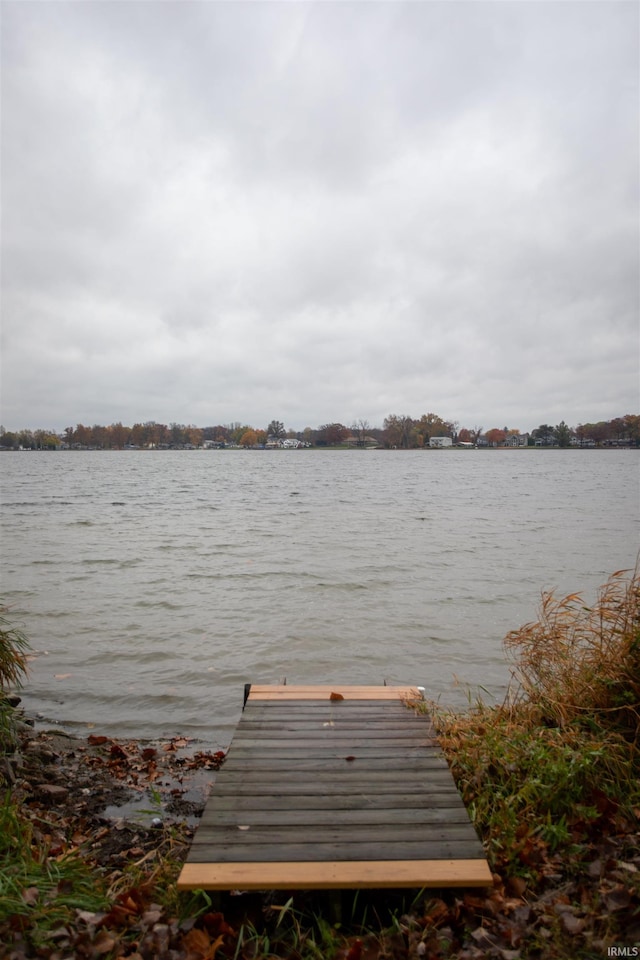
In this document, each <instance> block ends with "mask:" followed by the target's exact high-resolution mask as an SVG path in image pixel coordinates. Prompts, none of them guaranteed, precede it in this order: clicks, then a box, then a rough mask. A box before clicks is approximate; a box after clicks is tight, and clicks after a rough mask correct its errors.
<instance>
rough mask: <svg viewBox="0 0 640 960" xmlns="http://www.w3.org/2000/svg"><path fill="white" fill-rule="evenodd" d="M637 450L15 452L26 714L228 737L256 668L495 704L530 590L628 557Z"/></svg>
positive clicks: (7, 562)
mask: <svg viewBox="0 0 640 960" xmlns="http://www.w3.org/2000/svg"><path fill="white" fill-rule="evenodd" d="M639 464H640V454H639V453H638V451H633V450H619V451H618V450H513V451H510V450H495V451H479V450H452V451H344V452H342V451H318V450H290V451H286V450H285V451H200V450H197V451H175V452H173V451H168V452H143V451H125V452H87V453H73V452H58V453H33V452H24V453H15V454H11V453H6V454H3V455H2V456H1V457H0V470H1V472H2V489H3V497H2V515H1V520H2V567H1V573H2V579H1V583H2V596H3V598H4V600H5V602H6V603H7V604H8V605H9V606H10V607H11V614H12V618H13V619H14V620H17V621H18V622H19V623H20V624H21V625H22V626H23V628H24V630H25V632H26V633H27V635H28V637H29V639H30V642H31V645H32V647H33V650H34V652H35V653H36V656H35V657H34V659H33V661H32V663H31V666H30V677H29V681H28V684H27V687H26V690H25V692H24V703H25V706H26V707H27V709H28V710H29V711H31V712H33V713H34V714H39V715H40V716H41V717H42V719H43V721H44V722H46V723H48V724H51V723H55V724H59V725H60V726H61V727H63V728H65V729H68V730H72V731H75V732H86V731H87V730H96V731H98V730H99V731H100V732H104V733H109V734H112V735H118V736H142V737H161V736H168V735H174V734H178V733H180V734H182V735H186V736H192V737H195V738H198V739H200V740H202V741H204V742H205V743H206V744H207V745H211V746H214V747H216V748H217V747H225V746H227V745H228V743H229V741H230V738H231V734H232V731H233V728H234V726H235V724H236V722H237V720H238V717H239V714H240V711H241V708H242V696H243V685H244V684H245V683H247V682H256V683H257V682H266V683H269V682H278V681H280V680H281V679H282V678H284V677H286V678H287V680H288V682H289V683H299V682H300V683H301V682H313V683H330V684H331V683H339V682H348V683H373V684H378V683H383V682H384V681H385V680H386V681H387V682H388V683H415V684H419V685H422V686H424V687H425V688H426V690H427V695H428V696H430V697H432V698H434V699H439V700H440V702H441V703H444V704H450V705H452V706H455V707H460V706H463V705H464V704H466V703H467V699H468V697H469V696H471V697H473V698H475V696H476V694H477V692H478V690H479V688H482V689H483V690H484V691H486V692H485V693H483V696H484V697H485V698H489V699H490V698H495V699H501V698H502V697H503V696H504V693H505V690H506V686H507V683H508V681H509V677H510V670H509V665H508V663H507V661H506V659H505V654H504V650H503V645H502V641H503V638H504V636H505V634H506V633H507V632H508V631H509V630H511V629H514V628H516V627H518V626H520V625H521V624H523V623H525V622H527V621H529V620H532V619H535V617H536V612H537V608H538V604H539V601H540V593H541V591H542V590H543V589H554V588H555V589H556V590H557V591H558V592H559V593H560V594H564V593H569V592H572V591H575V590H580V591H583V592H584V594H585V599H587V600H591V599H593V597H594V596H595V591H596V589H597V587H598V586H599V585H600V584H601V583H603V582H604V581H605V580H606V579H607V577H608V576H609V574H610V573H612V572H613V571H614V570H618V569H620V568H623V567H632V566H633V565H634V563H635V560H636V553H637V550H638V544H639V542H640V540H639V519H640V518H639V513H640V505H639V504H640V496H639V487H638V479H639V471H638V466H639Z"/></svg>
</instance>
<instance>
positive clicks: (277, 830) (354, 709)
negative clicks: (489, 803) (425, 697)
mask: <svg viewBox="0 0 640 960" xmlns="http://www.w3.org/2000/svg"><path fill="white" fill-rule="evenodd" d="M419 699H420V694H419V692H418V690H417V689H416V688H413V687H387V686H382V687H370V686H342V685H339V686H332V687H329V686H288V685H282V686H261V685H260V686H258V685H255V686H252V687H251V689H250V692H249V695H248V698H247V701H246V703H245V709H244V712H243V714H242V718H241V720H240V722H239V724H238V727H237V729H236V732H235V734H234V737H233V742H232V744H231V747H230V749H229V752H228V755H227V759H226V760H225V763H224V765H223V767H222V769H221V770H220V772H219V773H218V775H217V779H216V782H215V785H214V788H213V791H212V794H211V796H210V797H209V800H208V801H207V804H206V807H205V810H204V813H203V816H202V820H201V822H200V825H199V827H198V829H197V831H196V835H195V837H194V840H193V844H192V846H191V850H190V853H189V856H188V859H187V862H186V863H185V865H184V867H183V869H182V872H181V874H180V877H179V880H178V888H179V889H182V890H192V889H198V888H202V889H208V890H231V889H242V890H267V889H288V890H294V889H301V888H302V889H348V888H358V887H435V886H438V887H440V886H487V885H489V884H490V883H491V873H490V871H489V867H488V864H487V862H486V860H485V857H484V853H483V850H482V846H481V844H480V842H479V840H478V838H477V836H476V834H475V831H474V829H473V826H472V824H471V822H470V820H469V815H468V813H467V811H466V809H465V807H464V804H463V803H462V800H461V798H460V795H459V793H458V791H457V790H456V787H455V784H454V782H453V778H452V776H451V773H450V771H449V767H448V765H447V762H446V760H445V757H444V755H443V753H442V751H441V749H440V747H439V745H438V743H437V741H436V737H435V732H434V730H433V726H432V724H431V720H430V719H429V717H428V716H427V715H426V714H424V713H423V712H420V711H419V710H417V709H411V706H410V705H411V703H412V702H417V701H418V700H419Z"/></svg>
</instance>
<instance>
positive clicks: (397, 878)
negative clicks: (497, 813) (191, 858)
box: [177, 860, 493, 890]
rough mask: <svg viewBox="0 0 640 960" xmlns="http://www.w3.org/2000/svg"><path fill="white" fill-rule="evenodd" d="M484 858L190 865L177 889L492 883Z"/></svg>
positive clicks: (387, 886) (444, 885)
mask: <svg viewBox="0 0 640 960" xmlns="http://www.w3.org/2000/svg"><path fill="white" fill-rule="evenodd" d="M492 883H493V877H492V875H491V871H490V870H489V865H488V864H487V861H486V860H366V861H359V860H358V861H353V860H343V861H320V862H317V861H312V862H300V861H297V862H286V863H269V862H265V863H186V864H185V865H184V866H183V868H182V872H181V873H180V876H179V878H178V884H177V886H178V890H235V889H240V890H305V889H313V890H348V889H358V888H363V889H365V888H370V889H373V888H393V887H397V888H400V887H404V888H423V887H490V886H491V885H492Z"/></svg>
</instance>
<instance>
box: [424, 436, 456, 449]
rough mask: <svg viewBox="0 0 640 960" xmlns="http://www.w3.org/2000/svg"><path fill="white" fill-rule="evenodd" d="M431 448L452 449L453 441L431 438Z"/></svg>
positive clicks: (444, 438) (447, 438)
mask: <svg viewBox="0 0 640 960" xmlns="http://www.w3.org/2000/svg"><path fill="white" fill-rule="evenodd" d="M429 446H430V447H452V446H453V440H452V439H451V437H431V438H430V439H429Z"/></svg>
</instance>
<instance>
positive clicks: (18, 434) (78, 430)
mask: <svg viewBox="0 0 640 960" xmlns="http://www.w3.org/2000/svg"><path fill="white" fill-rule="evenodd" d="M433 437H449V438H450V439H451V441H452V443H453V444H462V445H464V446H469V445H472V446H485V447H487V446H491V447H499V446H514V447H525V446H545V447H552V446H555V447H570V446H587V447H589V446H634V447H638V446H640V415H638V414H627V415H626V416H623V417H616V418H615V419H613V420H601V421H600V422H598V423H581V424H578V426H577V427H569V426H568V425H567V424H566V423H565V422H564V420H563V421H562V422H561V423H558V424H556V425H555V426H553V425H551V424H546V423H543V424H540V426H539V427H536V428H535V429H534V430H532V431H531V432H530V433H521V432H520V430H519V429H515V428H512V427H506V426H505V427H502V428H500V427H492V428H491V429H489V430H486V431H485V430H484V428H483V427H481V426H474V427H473V428H470V427H460V426H459V425H458V424H457V423H455V422H452V421H449V420H443V419H442V418H441V417H439V416H437V415H436V414H434V413H426V414H423V415H422V416H421V417H420V418H419V419H415V418H413V417H409V416H399V415H397V414H390V415H389V416H388V417H386V418H385V421H384V424H383V426H382V427H372V426H371V425H370V424H369V422H368V421H367V420H359V421H357V423H353V424H351V426H350V427H347V426H345V425H344V424H342V423H325V424H322V425H321V426H319V427H317V428H315V429H314V428H312V427H306V428H305V429H304V430H300V431H296V430H287V429H286V427H285V425H284V424H283V423H282V422H280V421H279V420H272V421H271V423H269V424H268V425H267V426H266V427H264V428H260V427H258V428H256V427H253V426H250V425H249V424H242V423H228V424H218V425H217V426H212V427H196V426H193V425H192V424H189V425H185V424H182V423H171V424H169V425H167V424H164V423H156V422H155V421H152V420H149V421H147V422H146V423H134V425H133V426H132V427H127V426H124V425H123V424H122V423H112V424H111V425H110V426H108V427H103V426H99V425H97V424H95V425H94V426H92V427H88V426H85V425H84V424H82V423H79V424H77V425H76V426H75V427H66V429H65V430H64V431H63V432H62V433H61V434H58V433H55V431H52V430H43V429H38V430H18V431H9V430H5V429H4V427H0V448H3V449H14V450H15V449H18V450H19V449H23V450H24V449H29V450H55V449H65V450H124V449H181V450H184V449H193V448H198V447H202V446H214V447H215V446H218V447H227V446H243V447H263V446H279V445H282V444H284V445H286V446H290V445H291V443H285V441H298V443H299V444H300V445H302V446H309V447H339V446H352V447H371V446H380V447H387V448H400V449H414V448H420V447H428V446H429V445H430V441H431V438H433Z"/></svg>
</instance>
